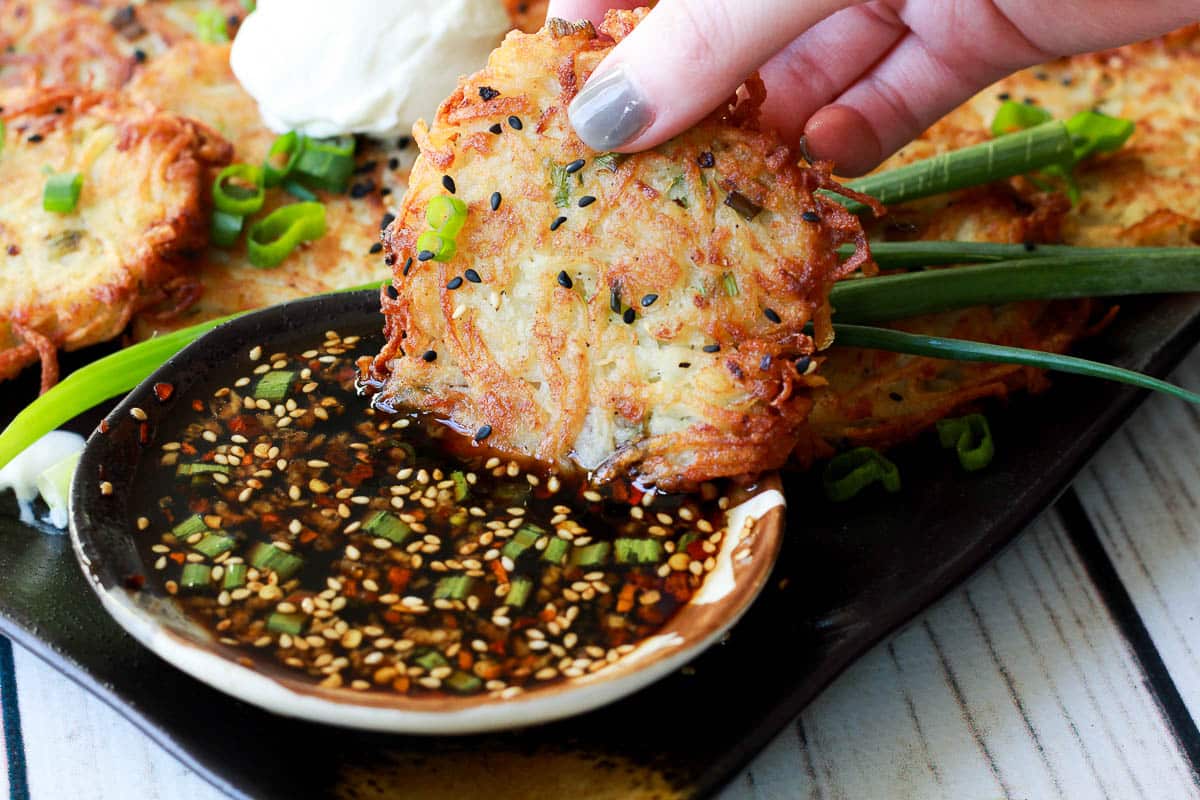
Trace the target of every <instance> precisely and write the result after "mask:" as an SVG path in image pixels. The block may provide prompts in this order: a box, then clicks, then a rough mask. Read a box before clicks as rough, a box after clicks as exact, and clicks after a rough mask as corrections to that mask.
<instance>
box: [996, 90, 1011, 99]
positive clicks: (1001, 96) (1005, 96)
mask: <svg viewBox="0 0 1200 800" xmlns="http://www.w3.org/2000/svg"><path fill="white" fill-rule="evenodd" d="M996 99H998V100H1011V99H1012V95H1011V94H1009V93H1008V92H1001V93H1000V94H998V95H996Z"/></svg>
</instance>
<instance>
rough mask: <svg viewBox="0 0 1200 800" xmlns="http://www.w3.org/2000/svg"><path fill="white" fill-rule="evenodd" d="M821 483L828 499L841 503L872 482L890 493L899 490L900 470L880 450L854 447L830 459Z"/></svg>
mask: <svg viewBox="0 0 1200 800" xmlns="http://www.w3.org/2000/svg"><path fill="white" fill-rule="evenodd" d="M821 483H822V485H823V486H824V487H825V495H826V496H827V497H828V498H829V499H830V500H832V501H833V502H835V503H842V502H845V501H846V500H849V499H850V498H852V497H854V496H855V495H857V494H858V493H859V492H861V491H862V490H863V489H865V488H867V487H868V486H870V485H871V484H873V483H878V484H880V485H881V486H883V488H884V490H885V491H887V492H890V493H893V494H894V493H895V492H898V491H900V470H898V469H896V465H895V464H893V463H892V462H891V461H888V460H887V459H886V458H884V457H883V456H882V455H880V453H879V451H877V450H872V449H871V448H870V447H857V448H855V449H853V450H849V451H847V452H845V453H840V454H839V455H836V456H834V457H833V458H832V459H830V461H829V463H828V464H826V465H825V472H824V474H823V475H822V476H821Z"/></svg>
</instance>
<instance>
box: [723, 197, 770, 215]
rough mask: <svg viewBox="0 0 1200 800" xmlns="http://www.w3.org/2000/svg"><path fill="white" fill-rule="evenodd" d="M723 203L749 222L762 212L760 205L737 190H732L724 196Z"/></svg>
mask: <svg viewBox="0 0 1200 800" xmlns="http://www.w3.org/2000/svg"><path fill="white" fill-rule="evenodd" d="M725 205H727V206H729V207H730V208H732V209H733V210H734V211H736V212H737V214H738V216H739V217H741V218H742V219H744V220H746V222H750V221H751V220H752V219H754V218H755V217H757V216H758V215H759V214H760V213H761V212H762V206H760V205H759V204H758V203H756V202H754V201H753V200H751V199H750V198H749V197H746V195H744V194H742V193H741V192H738V191H732V192H730V193H729V194H728V195H726V196H725Z"/></svg>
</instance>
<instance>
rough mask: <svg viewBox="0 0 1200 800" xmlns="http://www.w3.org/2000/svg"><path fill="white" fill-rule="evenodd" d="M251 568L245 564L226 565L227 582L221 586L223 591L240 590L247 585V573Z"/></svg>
mask: <svg viewBox="0 0 1200 800" xmlns="http://www.w3.org/2000/svg"><path fill="white" fill-rule="evenodd" d="M249 571H250V568H249V567H248V566H246V565H245V564H240V563H239V564H226V565H225V582H224V583H223V584H221V588H222V589H238V588H241V587H242V586H245V585H246V573H247V572H249Z"/></svg>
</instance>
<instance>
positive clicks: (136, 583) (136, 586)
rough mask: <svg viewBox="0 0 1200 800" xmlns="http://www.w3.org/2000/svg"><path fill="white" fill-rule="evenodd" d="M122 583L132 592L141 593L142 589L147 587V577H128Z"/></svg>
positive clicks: (136, 575)
mask: <svg viewBox="0 0 1200 800" xmlns="http://www.w3.org/2000/svg"><path fill="white" fill-rule="evenodd" d="M121 583H122V584H123V585H124V586H125V588H126V589H128V590H129V591H131V592H140V591H141V590H142V587H143V586H145V585H146V576H145V575H140V574H135V575H126V576H125V577H124V579H122V581H121Z"/></svg>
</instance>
